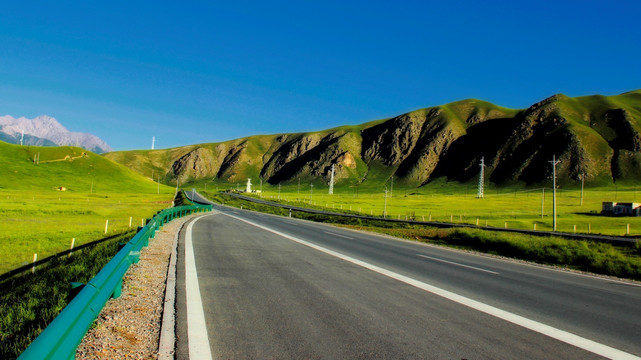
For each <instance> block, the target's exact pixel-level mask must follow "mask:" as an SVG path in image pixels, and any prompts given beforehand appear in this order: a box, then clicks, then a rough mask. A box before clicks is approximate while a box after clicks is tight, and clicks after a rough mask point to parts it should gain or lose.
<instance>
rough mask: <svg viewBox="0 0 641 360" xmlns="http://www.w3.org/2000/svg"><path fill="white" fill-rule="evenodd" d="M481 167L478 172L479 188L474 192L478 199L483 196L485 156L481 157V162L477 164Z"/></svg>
mask: <svg viewBox="0 0 641 360" xmlns="http://www.w3.org/2000/svg"><path fill="white" fill-rule="evenodd" d="M479 166H480V167H481V172H480V173H479V190H478V192H477V193H476V197H477V198H479V199H482V198H483V184H484V182H485V179H484V177H485V158H484V157H481V163H480V164H479Z"/></svg>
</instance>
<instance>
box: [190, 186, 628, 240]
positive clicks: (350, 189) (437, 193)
mask: <svg viewBox="0 0 641 360" xmlns="http://www.w3.org/2000/svg"><path fill="white" fill-rule="evenodd" d="M198 185H199V186H198V188H199V189H201V190H203V189H204V186H202V184H198ZM390 185H391V184H388V187H387V190H388V192H387V197H386V196H385V187H383V186H381V187H380V189H376V188H372V187H368V188H364V189H359V188H358V187H357V186H340V185H336V186H335V187H334V194H333V195H329V194H328V186H327V185H323V184H314V187H313V188H312V187H311V186H310V184H301V186H300V188H299V187H298V185H297V184H293V185H291V184H289V185H283V186H281V187H280V190H279V187H278V186H267V185H263V192H262V194H261V195H257V194H254V195H253V196H256V197H262V198H264V199H268V200H273V201H279V202H283V203H290V204H292V205H296V206H306V207H313V208H317V209H324V210H331V211H336V212H341V211H351V212H353V213H359V214H363V215H373V216H383V212H384V210H385V208H386V209H387V217H388V218H394V219H416V220H425V221H430V220H431V221H436V222H447V223H463V224H472V225H476V224H477V223H478V225H481V226H491V227H498V228H504V227H508V228H514V229H527V230H533V229H534V228H535V226H536V230H542V231H551V230H552V225H553V193H552V189H551V188H526V187H502V188H496V187H493V186H492V187H486V188H485V191H484V197H483V198H482V199H479V198H477V188H476V185H475V184H460V183H453V182H444V181H436V182H435V183H432V184H429V185H427V186H424V187H420V188H406V187H400V186H399V187H394V188H392V187H391V186H390ZM208 186H209V189H211V190H213V189H212V187H213V186H212V184H209V185H208ZM214 186H215V185H214ZM217 187H218V188H219V189H221V190H222V189H224V188H229V185H227V187H225V186H223V185H218V186H217ZM231 187H232V188H234V189H235V188H236V186H234V185H232V186H231ZM258 187H259V186H255V187H254V188H255V189H258ZM239 188H240V189H244V186H243V185H242V184H240V185H239ZM390 190H391V191H390ZM310 197H311V204H310ZM581 198H582V196H581V188H580V185H579V187H576V186H575V187H571V188H560V189H557V194H556V202H557V204H556V209H557V231H559V232H568V233H573V232H575V231H576V232H577V233H592V234H607V235H626V234H627V232H628V229H629V235H630V236H641V217H609V216H602V215H600V211H601V208H602V202H604V201H618V202H637V201H638V202H641V187H634V186H633V185H630V184H628V185H626V186H623V185H622V186H615V185H612V186H602V185H600V186H597V187H590V186H585V187H584V190H583V201H582V202H581Z"/></svg>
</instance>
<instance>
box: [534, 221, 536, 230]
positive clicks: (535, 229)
mask: <svg viewBox="0 0 641 360" xmlns="http://www.w3.org/2000/svg"><path fill="white" fill-rule="evenodd" d="M534 231H536V223H534Z"/></svg>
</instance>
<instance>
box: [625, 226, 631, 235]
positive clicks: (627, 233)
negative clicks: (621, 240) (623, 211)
mask: <svg viewBox="0 0 641 360" xmlns="http://www.w3.org/2000/svg"><path fill="white" fill-rule="evenodd" d="M625 234H626V235H630V224H627V225H626V226H625Z"/></svg>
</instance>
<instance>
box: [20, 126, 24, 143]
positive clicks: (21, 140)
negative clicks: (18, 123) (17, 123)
mask: <svg viewBox="0 0 641 360" xmlns="http://www.w3.org/2000/svg"><path fill="white" fill-rule="evenodd" d="M23 142H24V129H23V130H22V135H20V146H22V144H23Z"/></svg>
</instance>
